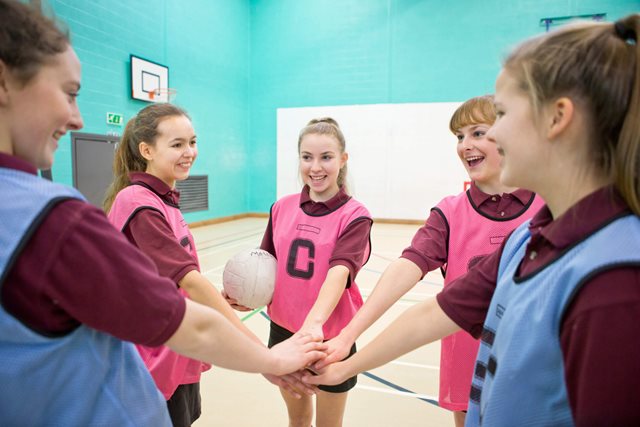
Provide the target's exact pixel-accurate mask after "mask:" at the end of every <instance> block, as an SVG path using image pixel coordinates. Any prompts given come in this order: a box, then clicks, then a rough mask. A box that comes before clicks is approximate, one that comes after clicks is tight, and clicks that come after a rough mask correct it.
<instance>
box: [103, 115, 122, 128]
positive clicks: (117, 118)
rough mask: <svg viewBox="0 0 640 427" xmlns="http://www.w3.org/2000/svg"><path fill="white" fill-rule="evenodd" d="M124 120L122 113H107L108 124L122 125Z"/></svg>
mask: <svg viewBox="0 0 640 427" xmlns="http://www.w3.org/2000/svg"><path fill="white" fill-rule="evenodd" d="M123 121H124V120H123V116H122V114H118V113H107V124H109V125H116V126H122V123H123Z"/></svg>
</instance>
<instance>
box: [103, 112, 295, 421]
mask: <svg viewBox="0 0 640 427" xmlns="http://www.w3.org/2000/svg"><path fill="white" fill-rule="evenodd" d="M197 155H198V149H197V145H196V135H195V132H194V130H193V126H192V124H191V119H190V118H189V116H188V115H187V113H186V112H185V111H183V110H182V109H180V108H178V107H176V106H174V105H171V104H152V105H150V106H148V107H146V108H144V109H142V110H141V111H140V112H139V113H138V115H137V116H136V117H134V118H133V119H131V120H130V121H129V123H128V124H127V127H126V129H125V133H124V135H123V137H122V141H121V142H120V144H119V146H118V150H117V152H116V157H115V161H114V171H115V172H116V177H115V180H114V182H113V184H112V186H111V187H110V188H109V191H108V193H107V197H106V200H105V210H106V211H107V213H108V217H109V220H110V221H111V223H112V224H114V226H115V227H116V228H118V229H119V230H121V231H122V232H123V233H124V234H125V235H126V236H127V238H128V239H129V241H130V242H131V243H133V244H134V245H136V246H137V247H138V248H139V249H141V250H142V251H143V252H144V253H145V254H146V255H148V256H149V257H150V258H151V259H152V260H153V261H154V263H155V264H156V267H157V268H158V271H159V272H160V274H161V275H163V276H166V277H169V278H170V279H172V280H173V281H174V282H175V283H176V285H177V286H178V287H179V288H180V292H181V293H182V294H183V295H185V296H186V297H188V298H190V299H192V300H194V301H196V302H199V303H201V304H205V305H208V306H210V307H213V308H214V309H216V310H217V311H219V312H220V313H221V314H223V315H224V316H225V317H226V318H227V319H228V320H229V321H231V323H232V324H233V325H234V326H236V327H237V328H238V329H240V330H241V331H242V332H243V333H244V334H245V335H247V336H249V337H250V338H252V339H253V340H254V341H256V342H260V340H259V339H258V338H257V337H256V336H255V335H254V334H253V333H252V332H250V331H249V329H247V327H246V326H244V324H243V323H242V322H241V321H240V319H239V318H238V316H237V315H236V314H235V313H234V312H233V310H232V309H231V307H230V306H229V304H227V302H226V301H225V300H224V298H223V297H222V296H221V295H220V293H218V292H217V291H216V288H215V287H214V286H213V285H212V284H211V283H210V282H209V281H208V280H207V279H206V278H205V277H204V276H203V275H202V274H201V273H200V266H199V263H198V255H197V253H196V248H195V243H194V240H193V236H192V235H191V232H190V231H189V228H188V226H187V223H186V222H185V220H184V218H183V216H182V213H181V212H180V209H179V205H178V203H179V196H180V194H179V192H178V191H177V190H175V184H176V181H179V180H184V179H186V178H187V177H188V176H189V172H190V170H191V166H192V165H193V162H194V161H195V159H196V157H197ZM161 321H162V319H158V322H161ZM137 348H138V351H139V353H140V355H141V356H142V359H143V361H144V362H145V364H146V366H147V368H148V369H149V371H150V372H151V375H152V377H153V379H154V381H155V383H156V385H157V387H158V389H159V390H160V391H161V392H162V394H163V395H164V398H165V399H166V400H167V405H168V408H169V415H170V416H171V420H172V422H173V425H174V426H189V425H191V424H192V423H193V422H194V421H195V420H196V419H198V417H199V416H200V391H199V382H200V374H201V372H203V371H206V370H208V369H209V368H210V365H208V364H204V363H201V362H199V361H197V360H193V359H190V358H188V357H185V356H181V355H179V354H177V353H175V352H174V351H172V350H171V349H169V348H168V347H166V346H161V347H145V346H142V345H138V346H137ZM267 378H268V379H269V380H270V381H272V382H274V383H275V384H277V385H280V386H282V383H283V381H282V380H281V379H280V378H278V377H273V376H270V375H269V376H267Z"/></svg>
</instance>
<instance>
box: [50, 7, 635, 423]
mask: <svg viewBox="0 0 640 427" xmlns="http://www.w3.org/2000/svg"><path fill="white" fill-rule="evenodd" d="M39 3H40V4H41V7H42V8H43V9H44V10H45V11H49V12H53V13H55V15H56V16H57V18H58V19H59V20H60V21H62V23H63V24H64V25H65V26H67V27H68V28H69V30H70V33H71V41H72V45H73V47H74V49H75V51H76V52H77V54H78V56H79V58H80V61H81V63H82V89H81V91H80V97H79V98H78V103H79V106H80V110H81V112H82V114H83V119H84V123H85V127H84V129H82V130H81V131H80V132H81V133H82V134H83V135H84V136H85V137H89V136H96V137H99V136H104V137H105V139H107V140H111V141H117V139H118V137H119V136H120V135H122V132H123V130H124V127H123V123H126V121H127V120H128V119H130V118H131V117H133V116H134V115H135V114H136V113H137V111H138V110H140V109H141V108H143V107H144V106H146V105H148V102H149V100H143V99H136V98H134V97H133V96H132V84H133V83H132V82H133V81H135V79H136V78H137V77H136V76H135V75H134V74H133V72H132V67H131V61H132V57H138V58H142V59H144V60H146V61H150V62H152V63H156V64H161V65H162V66H163V67H165V68H166V69H167V70H168V77H167V80H166V87H163V88H162V89H167V91H166V93H167V97H168V99H169V100H170V101H171V102H174V103H175V104H177V105H179V106H181V107H183V108H184V109H186V110H187V111H188V113H189V115H190V116H191V118H192V121H193V126H194V128H195V131H196V134H197V140H198V149H199V154H198V159H197V161H196V162H195V164H194V166H193V168H192V171H191V175H193V176H197V177H201V180H202V185H203V186H202V187H199V189H200V190H199V191H200V197H199V199H198V202H199V204H197V206H195V207H193V208H191V209H188V210H187V211H185V212H184V216H185V219H186V220H187V222H188V223H189V224H190V226H191V230H192V232H193V234H194V237H195V240H196V245H197V249H198V253H199V257H200V262H201V267H202V272H203V273H204V274H205V275H206V277H207V278H209V279H210V280H211V281H212V282H213V283H214V284H215V285H216V286H217V287H219V288H221V287H222V270H223V268H224V264H225V263H226V261H227V260H228V259H229V258H230V257H231V256H232V255H233V254H235V253H237V252H238V251H240V250H242V249H245V248H250V247H257V246H259V244H260V241H261V238H262V233H263V232H264V229H265V227H266V225H267V220H268V215H269V210H270V207H271V205H272V203H273V202H274V201H275V200H276V199H277V198H278V197H281V196H282V195H284V194H288V193H292V192H296V191H299V189H300V185H301V184H300V180H299V179H298V177H297V176H296V175H297V174H296V168H297V164H296V158H297V153H296V144H297V139H296V138H297V135H296V132H297V131H298V130H299V129H300V128H302V127H303V126H304V125H305V124H306V122H307V121H308V120H309V119H311V118H313V117H317V116H326V115H329V116H334V117H335V118H336V119H337V120H338V122H340V123H341V125H343V131H344V134H345V138H346V149H347V152H349V153H350V159H349V168H350V172H349V173H350V178H349V181H348V182H349V185H350V188H351V189H352V192H353V195H354V196H355V197H356V198H359V199H360V200H361V201H363V202H364V203H365V204H366V205H368V206H370V210H371V212H372V215H373V217H374V219H375V221H374V226H373V229H372V254H371V257H370V260H369V262H368V263H367V264H366V265H365V266H364V268H363V269H362V271H361V272H360V274H359V275H358V277H357V279H356V281H357V282H358V284H359V287H360V289H361V291H362V293H363V296H364V297H365V299H366V297H367V295H368V294H370V293H371V290H372V289H373V288H374V286H375V284H376V281H377V279H378V278H379V277H380V274H381V273H382V272H383V271H384V269H385V267H386V266H387V265H388V264H389V263H390V262H392V261H393V260H394V259H396V258H397V257H398V256H399V255H400V253H401V252H402V250H403V249H404V248H405V247H407V246H408V245H409V244H410V242H411V238H412V236H413V234H414V233H415V232H416V230H417V229H418V228H419V227H420V225H421V224H422V223H423V222H424V220H425V219H426V217H427V216H428V213H429V210H430V208H431V207H432V206H433V205H434V204H435V202H437V201H438V200H439V199H441V198H442V197H443V196H445V195H447V194H455V193H458V192H460V191H462V190H463V189H464V188H465V185H467V184H466V183H465V176H466V175H465V172H464V169H463V168H462V166H461V165H460V164H459V160H458V159H457V157H456V154H455V148H454V143H455V137H454V136H453V135H451V134H450V132H449V131H448V122H447V120H448V115H450V113H451V112H452V111H453V110H454V109H455V107H456V106H457V105H459V104H460V103H461V102H463V101H464V100H466V99H468V98H471V97H473V96H478V95H483V94H488V93H492V92H493V90H494V84H495V78H496V75H497V74H498V72H499V70H500V66H501V61H502V59H503V58H504V57H505V55H506V54H507V53H508V52H509V49H510V48H511V47H512V46H514V45H515V44H516V43H517V42H519V41H521V40H523V39H525V38H528V37H531V36H534V35H536V34H542V33H544V32H545V31H549V30H553V28H555V27H556V26H560V25H564V24H566V23H567V22H570V21H571V20H572V19H573V18H582V19H595V20H606V21H615V20H616V19H618V18H620V17H622V16H625V15H627V14H629V13H632V12H638V11H640V0H512V1H505V0H483V1H477V0H451V1H446V2H445V1H436V0H213V1H212V0H110V1H104V0H41V1H39ZM109 114H111V116H109ZM114 115H115V116H116V117H120V118H121V122H120V123H114V120H113V119H111V120H109V117H111V118H113V116H114ZM117 121H118V120H116V122H117ZM76 136H77V135H76ZM73 138H74V135H66V136H65V137H64V138H63V140H61V142H60V147H59V149H58V151H57V152H56V154H55V161H54V167H53V169H52V170H51V171H47V172H46V173H47V174H49V176H50V177H51V179H52V180H53V181H56V182H60V183H64V184H68V185H74V186H76V187H78V186H79V180H81V179H82V177H81V176H80V175H79V174H80V172H81V171H80V169H79V168H80V167H81V166H82V165H81V164H79V162H81V161H82V159H81V157H80V156H78V150H79V149H80V148H79V147H78V146H77V143H78V142H77V141H74V140H73ZM110 161H111V159H110V158H109V157H108V156H107V157H105V158H101V159H100V160H99V162H102V164H103V165H107V166H106V167H107V169H108V165H109V164H110ZM187 191H188V190H187ZM442 282H443V279H442V276H441V275H440V273H439V272H432V273H429V274H428V275H427V276H425V278H424V279H423V280H422V281H421V282H419V283H418V285H417V286H416V287H415V288H414V289H413V290H412V291H410V292H409V293H408V294H407V295H405V296H404V297H403V298H402V299H401V300H400V301H399V302H398V303H397V304H395V305H394V306H393V307H392V309H391V310H389V312H388V313H386V314H385V315H384V316H383V317H382V318H381V319H380V320H379V321H378V322H377V323H376V324H375V325H374V326H373V327H372V328H371V329H370V330H368V331H367V332H366V333H365V334H364V335H363V336H362V337H361V339H360V340H359V341H358V345H359V346H363V345H364V344H366V343H367V342H368V341H369V340H371V338H373V337H374V336H375V335H376V334H377V333H378V332H379V331H380V330H382V328H384V326H385V325H386V324H388V323H389V322H390V321H391V320H392V319H393V318H395V317H397V316H398V315H399V314H400V313H401V312H402V311H404V310H406V309H407V308H408V307H410V306H411V305H412V304H415V303H416V302H418V301H421V300H423V299H425V298H427V297H430V296H433V295H435V294H436V293H437V292H438V291H439V290H440V289H442ZM238 316H240V317H241V318H242V319H243V321H245V322H246V324H247V325H248V326H249V327H250V329H252V330H253V331H254V332H256V334H257V335H258V336H260V337H262V338H263V339H264V340H265V341H266V340H267V338H268V331H269V322H268V319H267V317H266V310H256V311H255V312H249V313H240V312H239V313H238ZM439 360H440V359H439V343H434V344H431V345H428V346H425V347H423V348H421V349H418V350H416V351H414V352H412V353H410V354H408V355H405V356H403V357H401V358H400V359H398V360H397V361H395V362H393V363H390V364H388V365H386V366H384V367H381V368H379V369H376V370H373V371H371V372H367V373H365V374H362V375H360V376H359V383H358V385H357V386H356V388H355V389H354V390H353V392H351V393H350V396H349V401H348V403H347V409H346V415H345V425H348V426H391V425H393V426H418V425H420V426H452V425H453V419H452V417H451V416H450V414H449V413H448V412H447V411H445V410H443V409H441V408H439V407H438V406H437V402H436V401H437V395H438V365H439ZM201 393H202V412H203V413H202V417H201V418H200V419H199V420H198V421H197V422H196V424H195V425H196V426H198V427H205V426H213V425H216V426H257V425H260V426H282V425H286V422H287V415H286V409H285V406H284V403H283V402H282V400H281V398H280V395H279V392H278V390H277V389H276V388H275V387H274V386H272V385H271V384H269V383H268V382H267V381H266V380H265V379H263V378H261V377H260V376H258V375H251V374H244V373H237V372H231V371H226V370H224V369H219V368H215V367H214V368H213V369H212V370H211V371H209V372H207V373H205V374H204V375H203V378H202V390H201Z"/></svg>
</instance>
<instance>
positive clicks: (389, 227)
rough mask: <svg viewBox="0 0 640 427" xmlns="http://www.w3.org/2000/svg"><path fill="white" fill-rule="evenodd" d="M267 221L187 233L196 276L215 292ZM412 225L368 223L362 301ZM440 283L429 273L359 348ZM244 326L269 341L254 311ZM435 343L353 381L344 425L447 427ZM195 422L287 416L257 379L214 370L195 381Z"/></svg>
mask: <svg viewBox="0 0 640 427" xmlns="http://www.w3.org/2000/svg"><path fill="white" fill-rule="evenodd" d="M266 223H267V220H266V219H261V218H245V219H240V220H236V221H231V222H226V223H221V224H216V225H210V226H203V227H197V228H194V229H193V230H192V231H193V234H194V237H195V240H196V246H197V248H198V254H199V256H200V263H201V266H202V271H203V273H204V274H205V275H206V276H207V278H209V280H211V282H212V283H214V284H215V285H216V286H217V287H218V288H220V287H221V283H222V270H223V268H224V264H225V262H226V261H227V259H229V258H230V257H231V256H232V255H233V254H235V253H236V252H238V251H240V250H241V249H244V248H249V247H258V246H259V244H260V241H261V239H262V234H263V232H264V228H265V226H266ZM417 228H418V226H416V225H397V224H374V227H373V230H372V245H373V251H372V255H371V258H370V259H369V262H368V263H367V265H365V266H364V268H363V270H362V271H361V272H360V274H359V275H358V277H357V279H356V280H357V283H358V286H359V287H360V289H361V291H362V294H363V296H364V298H365V299H366V297H367V295H369V294H370V293H371V290H372V288H373V287H374V286H375V284H376V281H377V280H378V278H379V277H380V274H381V273H382V271H384V269H385V268H386V266H387V265H388V264H389V263H390V262H391V261H393V260H394V259H396V258H397V257H398V256H399V254H400V253H401V252H402V249H404V248H405V247H406V246H408V245H409V243H410V242H411V238H412V236H413V234H414V233H415V231H416V230H417ZM441 288H442V276H441V275H440V274H439V273H429V274H428V275H427V276H426V277H425V279H424V280H423V281H421V282H420V283H418V285H416V287H414V288H413V290H412V291H411V292H409V293H408V294H407V295H405V297H404V298H403V299H401V300H400V301H398V302H397V303H396V304H395V305H394V306H393V307H392V308H391V309H390V310H389V311H388V312H387V313H386V314H385V315H384V316H383V317H382V318H381V319H380V320H379V321H378V322H377V323H376V324H374V325H373V326H372V327H371V328H370V330H368V331H367V332H365V333H364V334H363V336H362V337H361V338H360V339H359V340H358V346H360V347H362V346H363V345H365V344H366V343H367V342H369V341H370V340H371V339H372V338H373V337H375V335H377V333H378V332H379V331H380V330H382V328H384V326H385V325H387V324H388V323H389V322H390V321H391V320H393V319H394V318H396V317H397V316H398V315H399V314H400V313H402V312H403V311H404V310H406V309H407V308H408V307H410V306H411V305H413V304H415V303H416V302H417V301H421V300H423V299H425V298H427V297H429V296H432V295H435V294H436V293H437V292H438V291H439V290H440V289H441ZM238 315H239V316H240V317H241V318H243V319H244V321H245V322H246V325H247V326H248V327H249V328H250V329H251V330H252V331H254V332H255V333H256V335H257V336H259V337H260V338H262V340H263V341H264V342H266V340H267V339H268V334H269V322H268V320H267V319H266V318H265V316H263V315H262V314H261V313H260V312H257V313H255V314H248V313H238ZM439 357H440V344H439V343H434V344H430V345H428V346H425V347H423V348H420V349H418V350H416V351H414V352H412V353H409V354H407V355H405V356H403V357H401V358H400V359H399V360H397V361H395V362H392V363H390V364H388V365H386V366H383V367H381V368H379V369H375V370H373V371H371V372H368V373H366V374H361V375H359V377H358V385H357V386H356V388H355V389H353V390H352V391H351V392H350V394H349V400H348V402H347V409H346V414H345V422H344V425H345V426H367V427H369V426H421V427H429V426H434V427H436V426H437V427H448V426H453V416H452V415H451V413H449V412H448V411H446V410H443V409H441V408H439V407H438V406H436V405H435V404H434V403H433V401H434V400H435V401H437V395H438V365H439ZM201 394H202V416H201V418H200V419H199V420H198V421H197V422H196V423H195V424H194V426H196V427H206V426H242V427H243V426H264V427H270V426H278V427H281V426H287V425H288V423H287V413H286V408H285V405H284V402H283V401H282V399H281V397H280V394H279V392H278V389H277V388H276V387H275V386H273V385H271V384H270V383H268V382H267V381H266V380H265V379H264V378H262V377H261V376H260V375H254V374H245V373H239V372H234V371H229V370H225V369H221V368H215V367H214V368H213V369H212V370H210V371H208V372H207V373H205V374H204V375H203V378H202V382H201Z"/></svg>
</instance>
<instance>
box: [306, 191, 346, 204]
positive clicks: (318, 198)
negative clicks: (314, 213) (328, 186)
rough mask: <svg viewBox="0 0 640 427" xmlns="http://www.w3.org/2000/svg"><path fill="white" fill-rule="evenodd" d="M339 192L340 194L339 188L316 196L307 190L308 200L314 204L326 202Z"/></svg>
mask: <svg viewBox="0 0 640 427" xmlns="http://www.w3.org/2000/svg"><path fill="white" fill-rule="evenodd" d="M339 192H340V188H337V189H335V190H331V191H327V192H323V193H322V194H317V193H315V192H314V191H313V190H312V189H309V198H310V199H311V200H313V201H314V202H316V203H317V202H326V201H328V200H331V199H333V198H334V197H335V196H336V194H338V193H339Z"/></svg>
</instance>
